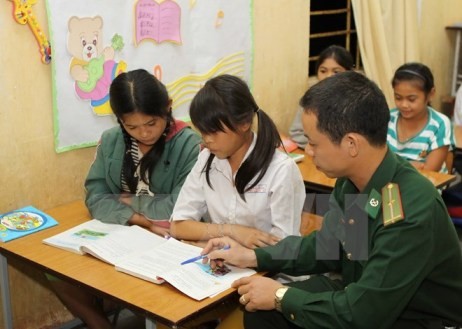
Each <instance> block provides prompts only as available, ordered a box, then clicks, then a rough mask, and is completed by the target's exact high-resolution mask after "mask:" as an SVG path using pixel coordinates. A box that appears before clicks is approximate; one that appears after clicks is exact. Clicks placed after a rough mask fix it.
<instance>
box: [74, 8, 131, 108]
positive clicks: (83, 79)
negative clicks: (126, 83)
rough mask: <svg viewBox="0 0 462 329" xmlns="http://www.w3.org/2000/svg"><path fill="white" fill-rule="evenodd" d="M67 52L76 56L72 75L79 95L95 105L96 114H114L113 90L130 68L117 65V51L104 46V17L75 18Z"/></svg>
mask: <svg viewBox="0 0 462 329" xmlns="http://www.w3.org/2000/svg"><path fill="white" fill-rule="evenodd" d="M67 49H68V51H69V53H70V54H71V55H72V59H71V63H70V75H71V77H72V79H73V80H74V81H75V91H76V93H77V95H78V96H79V97H80V98H81V99H84V100H90V101H91V107H92V109H93V112H94V113H95V114H97V115H108V114H111V113H112V110H111V107H110V105H109V86H110V85H111V82H112V80H113V79H114V78H115V77H116V76H117V75H119V74H120V73H122V72H124V71H125V70H126V67H127V65H126V63H125V62H123V61H120V62H119V63H117V62H115V60H114V57H115V49H114V47H112V46H108V47H104V46H103V19H102V17H101V16H95V17H76V16H73V17H71V18H70V19H69V22H68V39H67Z"/></svg>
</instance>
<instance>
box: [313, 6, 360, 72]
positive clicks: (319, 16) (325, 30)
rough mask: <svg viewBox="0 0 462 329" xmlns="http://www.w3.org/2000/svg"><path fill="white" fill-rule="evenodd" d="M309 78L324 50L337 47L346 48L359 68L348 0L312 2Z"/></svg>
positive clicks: (355, 38) (356, 43)
mask: <svg viewBox="0 0 462 329" xmlns="http://www.w3.org/2000/svg"><path fill="white" fill-rule="evenodd" d="M309 42H310V58H309V65H308V67H309V72H308V75H309V76H314V75H316V72H315V66H316V60H317V59H318V57H319V54H320V53H321V51H322V50H323V49H324V48H327V47H328V46H330V45H333V44H336V45H339V46H343V47H345V48H346V49H347V50H348V51H349V52H350V53H351V55H352V56H353V58H354V59H355V67H356V68H357V69H360V68H361V56H360V53H359V47H358V36H357V34H356V26H355V20H354V15H353V8H352V5H351V0H311V10H310V40H309Z"/></svg>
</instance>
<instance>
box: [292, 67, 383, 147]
mask: <svg viewBox="0 0 462 329" xmlns="http://www.w3.org/2000/svg"><path fill="white" fill-rule="evenodd" d="M300 106H302V107H303V109H304V111H305V112H307V113H308V112H310V113H314V114H315V115H316V116H317V118H318V125H317V128H318V129H319V131H321V132H322V133H324V134H326V135H327V136H329V138H330V140H331V141H332V142H333V143H335V144H340V142H341V140H342V138H343V137H344V136H345V135H346V134H348V133H358V134H360V135H362V136H364V137H365V138H366V139H367V140H368V141H369V143H370V144H371V145H373V146H383V145H385V144H386V142H387V129H388V121H389V120H390V110H389V108H388V105H387V102H386V99H385V96H384V94H383V93H382V91H381V90H380V89H379V87H378V86H377V85H376V84H375V83H374V82H372V81H371V80H369V79H368V78H366V77H365V76H364V75H362V74H360V73H357V72H354V71H347V72H342V73H338V74H336V75H334V76H332V77H329V78H327V79H324V80H322V81H320V82H318V83H317V84H315V85H314V86H312V87H311V88H310V89H308V91H307V92H306V93H305V94H304V95H303V97H302V98H301V99H300Z"/></svg>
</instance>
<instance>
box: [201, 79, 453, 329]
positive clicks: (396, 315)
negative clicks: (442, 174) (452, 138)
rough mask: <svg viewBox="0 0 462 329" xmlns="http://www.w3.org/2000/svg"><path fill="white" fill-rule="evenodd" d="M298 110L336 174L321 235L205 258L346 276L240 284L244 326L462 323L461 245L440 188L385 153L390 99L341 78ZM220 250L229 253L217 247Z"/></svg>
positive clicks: (324, 84) (400, 328)
mask: <svg viewBox="0 0 462 329" xmlns="http://www.w3.org/2000/svg"><path fill="white" fill-rule="evenodd" d="M301 106H302V107H303V109H304V113H303V117H302V120H303V127H304V130H305V133H306V135H307V136H308V139H309V144H308V146H307V148H306V152H307V154H309V155H310V156H312V157H313V159H314V161H315V163H316V165H317V166H318V167H319V168H320V170H321V171H323V172H324V173H326V175H328V176H329V177H337V178H338V179H337V182H336V185H335V188H334V191H333V193H332V195H331V202H330V209H329V211H328V212H327V213H326V215H325V216H324V222H323V225H322V228H321V230H320V231H318V232H316V231H315V232H313V233H311V234H310V235H307V236H304V237H296V236H290V237H287V238H285V239H283V240H281V241H280V242H279V243H278V244H276V245H274V246H268V247H263V248H256V249H248V248H245V247H243V246H241V245H240V244H239V243H238V242H235V241H234V240H232V239H231V238H229V237H224V238H216V239H212V240H210V241H209V242H208V244H207V246H206V247H205V248H204V250H203V251H202V253H203V254H208V258H209V259H211V260H215V261H212V262H211V265H212V266H214V265H215V264H219V263H220V262H222V261H223V260H224V262H227V263H230V264H234V265H237V266H240V267H255V268H256V269H257V270H258V271H270V272H273V271H283V272H285V273H288V274H292V275H294V274H296V275H299V274H316V273H324V272H326V271H330V270H339V271H341V272H342V276H343V281H339V280H331V279H330V278H328V277H326V276H323V275H319V276H311V277H310V279H308V280H306V281H301V282H292V283H289V284H287V285H282V284H281V283H279V282H277V281H274V280H272V279H270V278H267V277H262V276H251V277H247V278H243V279H240V280H237V281H236V282H234V283H233V287H235V288H237V291H238V293H239V294H240V295H241V297H240V302H241V304H242V305H244V306H245V310H246V312H245V314H244V327H245V328H252V329H253V328H266V329H271V328H277V329H284V328H354V329H361V328H364V329H371V328H380V329H388V328H393V329H404V328H406V329H417V328H444V327H445V326H448V327H460V326H461V325H462V311H461V310H462V306H461V303H460V297H461V296H462V276H461V273H462V254H461V248H460V244H459V240H458V237H457V234H456V231H455V229H454V226H453V225H452V223H451V221H450V220H449V217H448V214H447V212H446V209H445V206H444V204H443V202H442V200H441V196H440V195H439V193H438V191H437V190H436V189H435V187H434V186H433V184H432V183H431V182H430V181H429V180H428V179H426V178H425V177H424V176H423V175H420V174H419V173H418V172H417V171H416V170H415V169H414V168H413V167H412V166H411V164H410V163H409V162H408V161H406V160H404V159H403V158H401V157H399V156H397V155H396V154H394V153H393V152H391V151H390V150H389V149H388V147H387V143H386V138H387V122H388V120H389V117H390V112H389V109H388V105H387V102H386V100H385V97H384V95H383V93H382V92H381V91H380V89H379V88H378V87H377V86H376V85H375V84H374V83H373V82H372V81H370V80H369V79H367V78H366V77H365V76H363V75H361V74H359V73H355V72H345V73H340V74H338V75H336V76H334V77H332V78H330V79H326V80H324V81H321V82H319V83H318V84H316V85H315V86H313V87H312V88H310V89H309V90H308V91H307V92H306V93H305V95H304V96H303V97H302V99H301ZM224 246H229V247H230V248H229V249H227V250H215V249H221V248H223V247H224ZM240 327H242V324H241V325H240V326H238V325H235V326H234V327H232V328H233V329H235V328H240ZM220 328H222V327H220Z"/></svg>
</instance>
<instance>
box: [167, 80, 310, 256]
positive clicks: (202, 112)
mask: <svg viewBox="0 0 462 329" xmlns="http://www.w3.org/2000/svg"><path fill="white" fill-rule="evenodd" d="M190 116H191V121H192V123H193V124H194V126H195V127H196V128H197V129H198V130H199V132H200V133H201V134H202V138H203V143H204V146H205V149H204V150H202V152H201V154H200V155H199V159H198V161H197V163H196V164H195V166H194V168H193V169H192V170H191V173H190V174H189V176H188V178H187V179H186V182H185V184H184V185H183V188H182V189H181V192H180V195H179V197H178V200H177V203H176V205H175V208H174V210H173V214H172V224H171V234H172V236H174V237H176V238H179V239H184V240H193V241H197V240H203V241H206V240H209V239H211V238H214V237H219V236H225V235H226V236H231V237H233V238H235V239H237V240H238V241H239V242H240V243H242V244H243V245H245V246H247V247H249V248H255V247H259V246H266V245H273V244H275V243H276V242H277V241H279V239H281V238H283V237H286V236H288V235H299V234H300V233H299V230H300V218H301V213H302V208H303V203H304V199H305V188H304V183H303V179H302V177H301V174H300V170H299V169H298V167H297V165H296V164H295V162H294V161H293V160H292V159H291V158H290V157H289V156H288V155H287V154H286V153H284V152H282V151H280V150H278V149H277V148H278V147H279V146H280V145H281V139H280V137H279V133H278V131H277V129H276V126H275V124H274V122H273V121H272V120H271V118H270V117H269V116H268V115H267V114H266V113H265V112H264V111H263V110H262V109H260V108H259V107H258V105H257V104H256V102H255V100H254V98H253V96H252V94H251V92H250V90H249V88H248V87H247V85H246V83H245V82H244V81H242V80H241V79H240V78H238V77H235V76H231V75H222V76H218V77H215V78H213V79H211V80H209V81H208V82H207V83H206V84H205V85H204V87H203V88H202V89H201V90H200V91H199V92H198V93H197V95H196V96H195V97H194V99H193V101H192V103H191V108H190ZM254 118H256V119H257V121H258V132H257V133H254V132H253V131H252V124H253V122H254ZM201 220H203V221H201Z"/></svg>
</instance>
